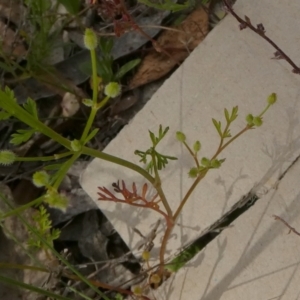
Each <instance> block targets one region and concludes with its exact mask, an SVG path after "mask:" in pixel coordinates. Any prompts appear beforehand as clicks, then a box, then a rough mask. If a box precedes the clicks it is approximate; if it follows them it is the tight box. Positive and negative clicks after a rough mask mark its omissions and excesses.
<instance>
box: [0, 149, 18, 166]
mask: <svg viewBox="0 0 300 300" xmlns="http://www.w3.org/2000/svg"><path fill="white" fill-rule="evenodd" d="M15 160H16V154H14V153H13V152H12V151H10V150H1V151H0V165H4V166H8V165H11V164H12V163H14V161H15Z"/></svg>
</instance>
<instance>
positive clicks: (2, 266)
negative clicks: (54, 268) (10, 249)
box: [0, 262, 49, 273]
mask: <svg viewBox="0 0 300 300" xmlns="http://www.w3.org/2000/svg"><path fill="white" fill-rule="evenodd" d="M0 269H18V270H33V271H38V272H45V273H49V270H47V269H46V268H40V267H35V266H28V265H19V264H12V263H3V262H0Z"/></svg>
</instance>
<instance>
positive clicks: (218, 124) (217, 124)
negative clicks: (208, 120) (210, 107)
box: [212, 118, 222, 137]
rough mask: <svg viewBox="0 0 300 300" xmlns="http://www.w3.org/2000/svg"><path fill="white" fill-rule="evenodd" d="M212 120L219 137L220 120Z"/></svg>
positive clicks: (220, 131)
mask: <svg viewBox="0 0 300 300" xmlns="http://www.w3.org/2000/svg"><path fill="white" fill-rule="evenodd" d="M212 121H213V123H214V125H215V127H216V129H217V131H218V133H219V135H220V137H222V130H221V122H220V121H219V122H218V121H217V120H216V119H214V118H213V119H212Z"/></svg>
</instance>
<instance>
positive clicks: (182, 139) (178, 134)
mask: <svg viewBox="0 0 300 300" xmlns="http://www.w3.org/2000/svg"><path fill="white" fill-rule="evenodd" d="M176 138H177V140H178V141H179V142H185V140H186V137H185V134H184V133H183V132H181V131H177V132H176Z"/></svg>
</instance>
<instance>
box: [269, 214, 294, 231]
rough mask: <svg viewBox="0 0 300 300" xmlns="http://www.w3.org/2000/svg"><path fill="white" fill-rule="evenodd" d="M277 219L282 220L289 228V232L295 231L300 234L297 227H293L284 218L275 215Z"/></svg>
mask: <svg viewBox="0 0 300 300" xmlns="http://www.w3.org/2000/svg"><path fill="white" fill-rule="evenodd" d="M273 217H274V219H275V220H279V221H280V222H282V223H283V224H284V225H285V226H286V227H288V228H289V230H290V231H289V233H291V231H292V232H294V233H295V234H297V235H299V236H300V232H298V231H297V230H296V229H295V228H293V227H292V226H291V225H290V224H289V223H288V222H286V221H285V220H283V219H282V218H281V217H279V216H276V215H273Z"/></svg>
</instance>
